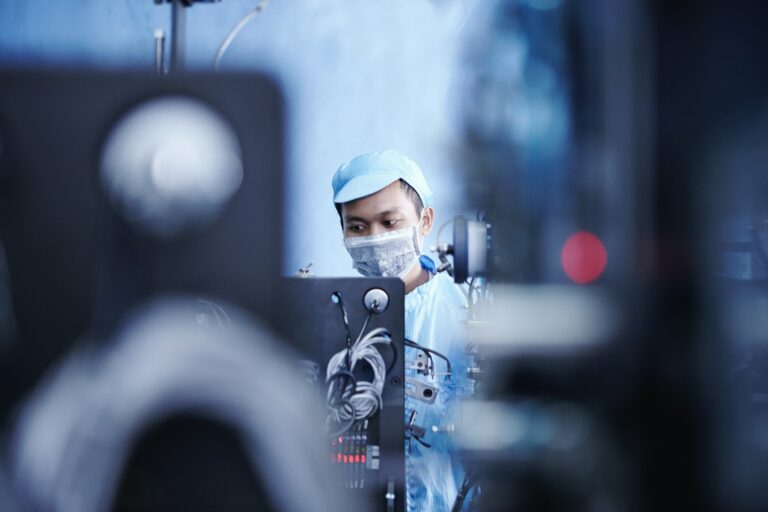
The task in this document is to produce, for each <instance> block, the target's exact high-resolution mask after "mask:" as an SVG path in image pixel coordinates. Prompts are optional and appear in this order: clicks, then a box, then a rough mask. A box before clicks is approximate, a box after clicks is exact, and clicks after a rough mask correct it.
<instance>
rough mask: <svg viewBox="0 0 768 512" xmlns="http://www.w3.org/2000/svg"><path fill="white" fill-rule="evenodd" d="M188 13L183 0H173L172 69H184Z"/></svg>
mask: <svg viewBox="0 0 768 512" xmlns="http://www.w3.org/2000/svg"><path fill="white" fill-rule="evenodd" d="M186 16H187V13H186V11H185V8H184V5H182V0H172V1H171V71H174V72H177V71H182V70H183V69H184V43H185V40H186V38H187V20H186Z"/></svg>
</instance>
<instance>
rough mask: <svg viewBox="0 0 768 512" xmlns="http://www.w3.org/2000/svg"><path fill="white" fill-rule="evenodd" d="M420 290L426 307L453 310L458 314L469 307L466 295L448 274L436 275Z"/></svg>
mask: <svg viewBox="0 0 768 512" xmlns="http://www.w3.org/2000/svg"><path fill="white" fill-rule="evenodd" d="M419 288H422V290H420V291H421V292H422V294H423V300H424V303H425V305H426V304H428V305H429V307H430V308H441V309H442V308H445V309H451V310H454V311H455V312H457V313H458V312H461V311H462V310H464V309H465V308H466V306H467V300H466V297H465V296H464V293H463V292H462V291H461V288H459V285H457V284H456V283H454V282H453V279H452V278H451V277H450V276H449V275H448V274H443V273H440V274H437V275H434V276H432V278H431V279H430V280H429V282H427V283H424V284H423V285H421V286H420V287H419Z"/></svg>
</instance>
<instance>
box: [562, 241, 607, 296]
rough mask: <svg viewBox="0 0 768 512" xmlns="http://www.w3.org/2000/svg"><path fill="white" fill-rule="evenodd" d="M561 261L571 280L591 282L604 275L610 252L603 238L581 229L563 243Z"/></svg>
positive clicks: (578, 282)
mask: <svg viewBox="0 0 768 512" xmlns="http://www.w3.org/2000/svg"><path fill="white" fill-rule="evenodd" d="M560 261H561V263H562V265H563V270H564V271H565V273H566V274H567V275H568V277H569V278H570V279H571V281H573V282H574V283H577V284H589V283H591V282H593V281H595V280H596V279H598V278H599V277H600V276H601V275H603V272H604V271H605V266H606V265H607V264H608V253H607V251H606V250H605V245H603V242H602V240H600V239H599V238H598V237H596V236H595V235H593V234H592V233H589V232H588V231H579V232H577V233H574V234H573V235H571V237H570V238H568V240H567V241H566V242H565V245H563V250H562V252H561V253H560Z"/></svg>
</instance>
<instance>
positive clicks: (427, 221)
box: [421, 206, 435, 236]
mask: <svg viewBox="0 0 768 512" xmlns="http://www.w3.org/2000/svg"><path fill="white" fill-rule="evenodd" d="M434 225H435V210H434V209H433V208H432V207H431V206H428V207H426V208H424V210H423V211H422V212H421V236H427V235H428V234H429V232H430V231H432V228H433V227H434Z"/></svg>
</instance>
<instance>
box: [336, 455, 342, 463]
mask: <svg viewBox="0 0 768 512" xmlns="http://www.w3.org/2000/svg"><path fill="white" fill-rule="evenodd" d="M336 462H341V454H340V453H339V454H338V455H336Z"/></svg>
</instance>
